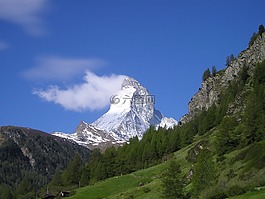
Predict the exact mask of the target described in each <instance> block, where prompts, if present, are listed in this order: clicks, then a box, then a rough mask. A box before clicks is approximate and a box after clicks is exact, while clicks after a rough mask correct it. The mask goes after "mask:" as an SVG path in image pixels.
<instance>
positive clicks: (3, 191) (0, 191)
mask: <svg viewBox="0 0 265 199" xmlns="http://www.w3.org/2000/svg"><path fill="white" fill-rule="evenodd" d="M0 198H3V199H13V198H14V196H13V194H12V190H11V187H10V186H8V185H6V184H2V185H0Z"/></svg>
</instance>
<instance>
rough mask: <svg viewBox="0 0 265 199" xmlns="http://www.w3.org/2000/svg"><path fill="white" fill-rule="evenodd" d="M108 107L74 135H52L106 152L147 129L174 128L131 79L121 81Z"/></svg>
mask: <svg viewBox="0 0 265 199" xmlns="http://www.w3.org/2000/svg"><path fill="white" fill-rule="evenodd" d="M110 103H111V105H110V109H109V110H108V111H107V112H106V113H105V114H104V115H102V116H101V117H100V118H98V119H97V120H96V121H95V122H93V123H92V124H88V123H86V122H84V121H82V122H81V123H80V125H79V126H78V127H77V129H76V131H75V133H73V134H65V133H61V132H55V133H54V134H53V135H55V136H59V137H63V138H68V139H70V140H73V141H76V142H77V143H79V144H81V145H84V146H88V147H89V148H94V147H101V148H102V147H103V148H106V147H107V146H109V145H113V144H114V145H115V144H120V143H124V142H127V141H129V139H130V138H133V137H135V136H137V137H138V138H139V139H141V138H142V137H143V134H144V133H145V132H146V130H147V129H148V128H149V127H150V126H154V127H156V128H158V127H165V128H173V127H174V126H175V125H177V121H176V120H174V119H173V118H167V117H164V116H163V115H162V114H161V113H160V112H159V111H158V110H156V109H155V108H154V104H155V96H154V95H151V94H150V93H149V91H148V90H147V89H146V88H145V87H143V86H142V85H141V84H140V83H139V82H138V81H137V80H135V79H133V78H131V77H126V78H125V79H124V80H123V82H122V85H121V89H120V90H119V91H118V92H117V93H116V94H115V95H113V96H111V98H110Z"/></svg>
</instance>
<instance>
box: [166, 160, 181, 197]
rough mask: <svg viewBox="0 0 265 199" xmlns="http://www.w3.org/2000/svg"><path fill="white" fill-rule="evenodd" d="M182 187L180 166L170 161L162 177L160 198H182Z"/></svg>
mask: <svg viewBox="0 0 265 199" xmlns="http://www.w3.org/2000/svg"><path fill="white" fill-rule="evenodd" d="M183 187H184V184H183V182H182V179H181V170H180V165H179V164H176V162H175V161H174V160H171V161H170V162H169V165H168V168H167V170H166V172H165V173H164V174H163V176H162V188H163V191H162V196H163V197H164V198H167V199H176V198H183V197H184V193H183Z"/></svg>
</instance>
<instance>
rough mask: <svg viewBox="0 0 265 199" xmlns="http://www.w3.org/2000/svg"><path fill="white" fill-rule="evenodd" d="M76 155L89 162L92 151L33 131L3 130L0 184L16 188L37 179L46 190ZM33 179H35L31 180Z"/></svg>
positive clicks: (7, 128) (39, 184)
mask: <svg viewBox="0 0 265 199" xmlns="http://www.w3.org/2000/svg"><path fill="white" fill-rule="evenodd" d="M75 154H79V155H80V157H81V158H82V159H83V160H88V159H89V157H90V150H89V149H87V148H85V147H82V146H80V145H78V144H76V143H75V142H72V141H69V140H66V139H63V138H59V137H55V136H52V135H50V134H48V133H44V132H42V131H39V130H34V129H30V128H23V127H14V126H2V127H0V159H1V161H0V182H1V183H4V184H7V185H9V186H12V187H16V186H18V185H19V184H20V182H21V181H22V180H23V179H24V178H25V177H29V178H30V180H33V178H34V186H36V188H40V187H43V186H44V185H45V183H47V182H48V181H49V180H50V179H51V177H52V176H53V175H54V173H55V171H56V170H62V169H64V168H65V167H66V166H67V165H68V163H69V162H70V160H72V159H73V157H74V156H75ZM31 178H32V179H31Z"/></svg>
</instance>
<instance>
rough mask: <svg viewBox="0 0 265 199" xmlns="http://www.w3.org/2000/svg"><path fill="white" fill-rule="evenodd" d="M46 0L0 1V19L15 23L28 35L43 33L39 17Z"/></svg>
mask: <svg viewBox="0 0 265 199" xmlns="http://www.w3.org/2000/svg"><path fill="white" fill-rule="evenodd" d="M47 2H48V0H0V19H2V20H6V21H8V22H12V23H16V24H18V25H20V26H22V27H23V29H25V31H27V32H28V33H30V34H33V35H42V34H44V33H45V30H44V28H43V21H42V20H41V18H40V15H41V14H42V13H43V12H44V10H45V8H46V7H47Z"/></svg>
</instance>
